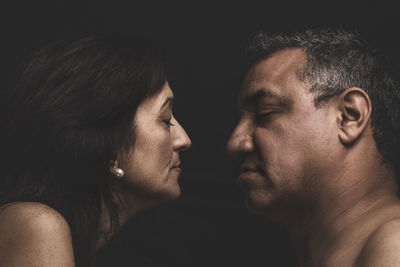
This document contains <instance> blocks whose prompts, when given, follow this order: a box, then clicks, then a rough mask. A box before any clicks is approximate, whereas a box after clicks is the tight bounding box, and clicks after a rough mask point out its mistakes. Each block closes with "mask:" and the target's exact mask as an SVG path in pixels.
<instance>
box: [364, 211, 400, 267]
mask: <svg viewBox="0 0 400 267" xmlns="http://www.w3.org/2000/svg"><path fill="white" fill-rule="evenodd" d="M399 215H400V214H399ZM357 262H358V264H357V266H359V267H373V266H381V267H389V266H400V217H399V218H395V219H392V220H390V221H388V222H386V223H384V224H382V225H381V226H379V227H378V228H377V229H376V230H375V231H374V232H373V233H372V234H371V235H370V237H369V238H368V240H367V242H366V243H365V246H364V247H363V249H362V251H361V253H360V256H359V258H358V261H357Z"/></svg>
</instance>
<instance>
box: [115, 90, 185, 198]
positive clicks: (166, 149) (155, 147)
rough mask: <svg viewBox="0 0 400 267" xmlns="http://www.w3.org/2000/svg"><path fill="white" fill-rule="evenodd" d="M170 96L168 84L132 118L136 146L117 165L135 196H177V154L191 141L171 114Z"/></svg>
mask: <svg viewBox="0 0 400 267" xmlns="http://www.w3.org/2000/svg"><path fill="white" fill-rule="evenodd" d="M172 103H173V93H172V91H171V88H170V87H169V85H168V83H166V84H165V85H164V87H163V88H162V90H161V92H160V93H158V94H156V95H154V96H152V97H150V98H148V99H146V100H144V101H143V102H142V103H141V104H140V105H139V106H138V109H137V111H136V115H135V119H134V121H135V135H136V136H135V144H134V147H133V150H132V151H131V153H129V155H127V156H126V157H124V158H123V159H122V160H121V161H120V163H119V166H120V168H122V169H123V170H124V172H125V176H124V178H123V179H124V180H125V181H126V182H127V183H128V184H129V188H130V189H132V190H134V193H135V194H140V195H141V196H143V197H147V198H152V199H162V200H169V199H176V198H178V197H179V196H180V193H181V191H180V187H179V184H178V176H179V174H180V172H181V169H180V159H179V153H180V152H181V151H184V150H187V149H188V148H189V147H190V145H191V141H190V139H189V137H188V135H187V134H186V132H185V130H184V129H183V128H182V126H181V125H180V124H179V123H178V121H177V120H176V119H175V118H174V116H173V115H172Z"/></svg>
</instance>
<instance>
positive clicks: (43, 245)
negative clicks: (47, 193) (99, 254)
mask: <svg viewBox="0 0 400 267" xmlns="http://www.w3.org/2000/svg"><path fill="white" fill-rule="evenodd" d="M0 258H1V259H2V264H3V265H2V266H25V265H29V266H74V256H73V249H72V239H71V232H70V228H69V226H68V223H67V222H66V221H65V219H64V217H63V216H61V214H59V213H58V212H57V211H55V210H54V209H52V208H50V207H49V206H47V205H44V204H41V203H37V202H16V203H11V204H8V205H5V206H3V207H1V208H0Z"/></svg>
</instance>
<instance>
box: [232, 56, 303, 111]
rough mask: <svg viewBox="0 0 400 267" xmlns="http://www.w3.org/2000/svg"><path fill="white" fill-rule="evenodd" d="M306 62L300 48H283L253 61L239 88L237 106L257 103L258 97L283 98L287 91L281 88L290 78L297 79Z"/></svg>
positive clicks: (241, 106)
mask: <svg viewBox="0 0 400 267" xmlns="http://www.w3.org/2000/svg"><path fill="white" fill-rule="evenodd" d="M305 63H306V55H305V53H304V52H303V50H301V49H284V50H280V51H277V52H275V53H273V54H272V55H271V56H269V57H268V58H266V59H262V60H260V61H259V62H257V63H255V64H254V65H253V66H252V67H251V68H250V69H249V71H248V72H247V74H246V76H245V79H244V80H243V83H242V86H241V88H240V94H239V98H238V104H239V108H243V106H244V105H250V104H254V103H257V101H259V100H260V99H263V98H268V99H276V100H284V99H285V95H287V93H288V92H283V91H282V90H281V89H282V88H285V85H286V84H287V83H289V82H290V80H291V79H295V80H297V81H299V79H298V72H299V70H301V69H303V67H304V64H305Z"/></svg>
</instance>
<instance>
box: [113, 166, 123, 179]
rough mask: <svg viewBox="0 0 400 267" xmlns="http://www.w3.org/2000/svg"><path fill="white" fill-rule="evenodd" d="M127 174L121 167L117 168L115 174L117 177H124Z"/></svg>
mask: <svg viewBox="0 0 400 267" xmlns="http://www.w3.org/2000/svg"><path fill="white" fill-rule="evenodd" d="M124 175H125V173H124V170H122V169H121V168H116V169H115V170H114V176H115V177H117V178H118V179H121V178H123V177H124Z"/></svg>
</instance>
